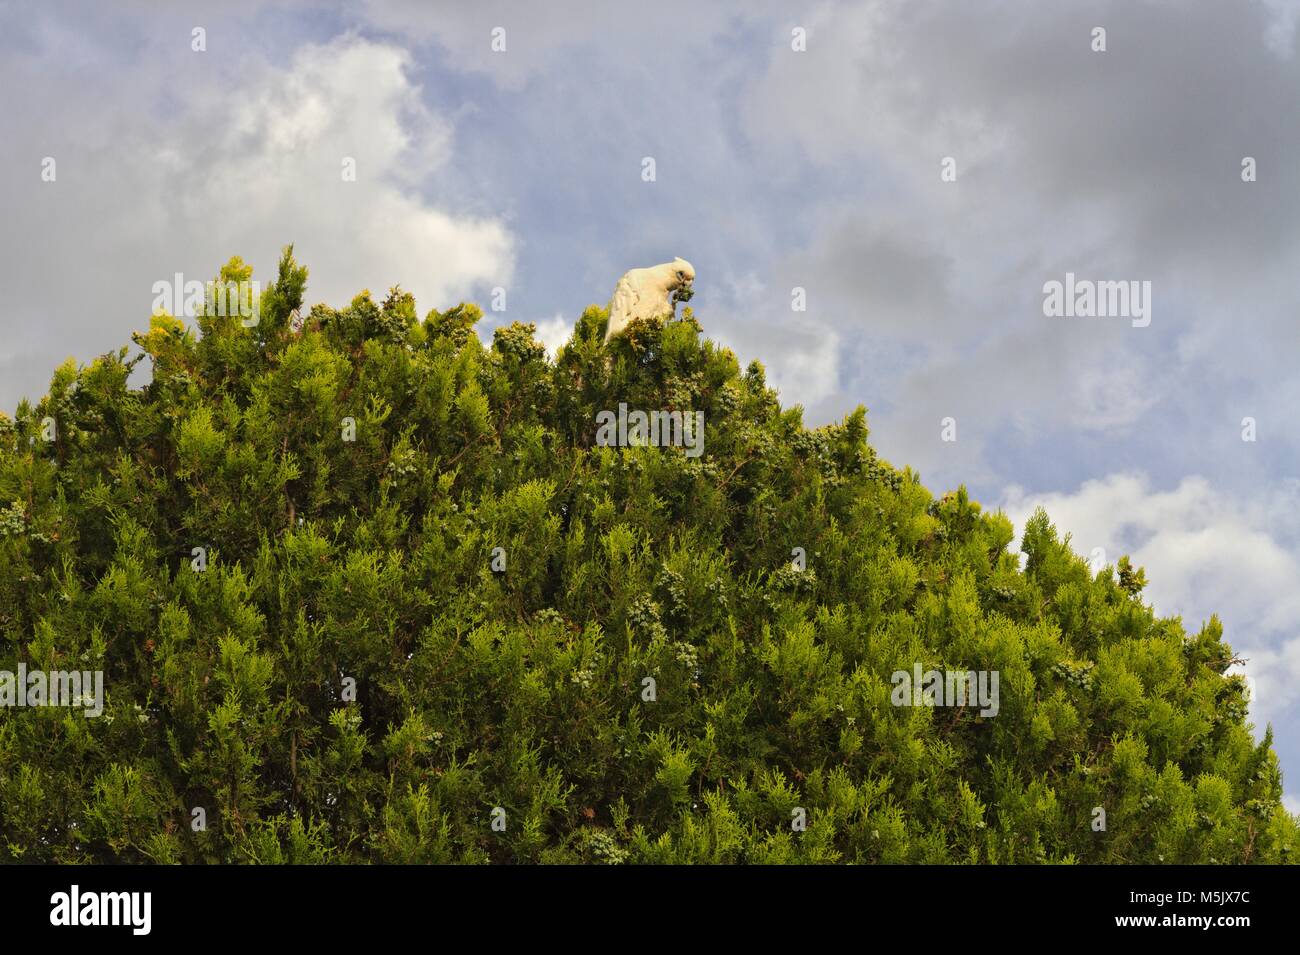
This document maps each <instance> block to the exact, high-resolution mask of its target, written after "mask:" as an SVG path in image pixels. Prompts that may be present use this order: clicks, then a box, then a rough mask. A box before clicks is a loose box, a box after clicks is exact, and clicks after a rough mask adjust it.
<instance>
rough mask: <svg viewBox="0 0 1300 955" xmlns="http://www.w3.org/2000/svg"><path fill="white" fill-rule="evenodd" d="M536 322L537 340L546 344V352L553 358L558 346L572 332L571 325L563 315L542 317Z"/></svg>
mask: <svg viewBox="0 0 1300 955" xmlns="http://www.w3.org/2000/svg"><path fill="white" fill-rule="evenodd" d="M536 324H537V339H538V341H540V342H541V343H542V344H543V345H545V346H546V354H548V355H550V356H551V357H552V358H554V357H555V353H556V352H558V351H559V350H560V346H561V345H563V344H564V343H565V342H567V341H568V340H569V336H570V335H572V334H573V325H572V324H571V323H570V322H569V320H568V319H566V318H565V317H564V316H563V315H556V316H555V317H554V318H547V319H543V320H542V321H540V322H537V323H536Z"/></svg>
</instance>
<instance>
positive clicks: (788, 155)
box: [0, 0, 1300, 810]
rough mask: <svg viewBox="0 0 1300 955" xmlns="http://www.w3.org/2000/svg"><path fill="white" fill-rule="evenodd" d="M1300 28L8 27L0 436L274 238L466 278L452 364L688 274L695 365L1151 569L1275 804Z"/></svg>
mask: <svg viewBox="0 0 1300 955" xmlns="http://www.w3.org/2000/svg"><path fill="white" fill-rule="evenodd" d="M1298 22H1300V0H1241V2H1235V3H1231V4H1228V3H1219V2H1209V0H1207V2H1200V3H1191V2H1173V0H1122V2H1110V3H1107V2H1090V3H1086V4H1085V3H1075V2H1053V3H1043V2H1041V0H987V2H980V3H965V2H963V3H958V2H944V3H938V2H929V0H879V2H877V0H853V2H844V3H835V2H808V3H790V2H769V0H747V2H745V3H743V4H742V3H732V4H701V3H698V2H678V0H659V2H657V3H655V4H646V3H630V2H629V3H614V2H610V3H588V2H581V3H579V2H567V0H550V2H547V3H534V2H522V0H516V2H511V3H500V2H482V0H480V2H476V3H474V4H462V3H451V2H378V0H374V2H361V3H352V4H347V5H342V4H329V3H285V2H280V3H262V2H257V0H232V2H225V3H222V4H220V5H217V4H207V5H201V4H187V3H169V4H167V5H166V6H163V5H160V4H156V3H149V2H144V0H135V2H132V0H119V2H116V3H113V4H104V3H95V2H86V3H73V2H51V3H49V4H43V5H20V4H17V3H9V2H4V0H0V89H3V90H4V95H3V96H2V97H0V118H2V119H3V126H2V127H0V128H3V130H4V136H3V144H2V145H0V209H2V210H3V216H0V288H2V289H3V293H4V306H3V308H2V309H0V333H2V334H0V408H4V409H6V410H8V411H10V412H12V410H13V408H14V406H15V405H16V404H17V402H18V401H19V399H20V398H21V397H23V396H31V397H39V396H40V395H41V394H43V393H44V391H45V388H46V385H47V384H48V380H49V375H50V372H51V371H52V370H53V368H54V367H55V366H56V365H57V364H58V363H59V362H60V361H62V360H63V359H64V358H66V357H67V356H69V355H71V356H73V357H75V358H76V359H77V360H79V361H82V362H86V361H88V360H90V359H92V358H93V357H94V356H96V355H98V354H100V353H102V352H105V351H107V350H110V349H113V348H116V347H118V346H119V345H121V344H123V343H125V342H127V341H128V340H129V334H130V332H131V331H132V330H135V329H138V328H142V327H144V326H145V325H146V324H147V321H148V314H149V311H150V308H151V304H152V301H153V284H154V283H155V282H157V281H159V280H161V279H169V278H170V277H171V276H172V275H173V274H174V273H177V272H180V273H182V274H183V275H184V276H185V277H186V278H196V279H200V280H202V279H206V278H209V277H211V276H212V275H213V274H214V273H215V271H216V268H217V267H218V266H219V265H220V264H221V263H222V262H224V261H225V260H226V259H228V258H229V257H230V256H231V255H236V254H237V255H241V256H243V257H244V258H245V260H247V261H248V262H250V263H251V264H253V266H254V267H255V270H256V271H255V273H254V277H255V278H260V279H262V280H269V279H270V278H272V277H273V275H274V267H275V263H276V259H277V256H278V250H279V248H280V246H282V245H283V244H285V243H288V242H293V243H295V245H296V248H297V253H298V256H299V259H300V260H301V261H303V262H305V263H306V264H307V265H308V266H309V267H310V269H311V273H312V278H311V284H310V286H309V289H308V299H309V301H311V302H316V301H325V302H329V303H331V304H335V305H341V304H344V303H346V301H348V300H349V299H350V298H351V297H352V296H353V295H354V294H355V293H356V292H357V291H359V290H360V289H362V288H370V289H372V290H374V291H376V292H377V293H381V292H382V291H383V290H386V289H387V288H388V287H389V286H391V285H394V284H397V283H401V284H402V285H403V287H405V288H408V289H410V290H412V291H413V292H414V293H415V295H416V297H417V302H418V304H419V307H420V309H421V311H424V310H427V309H428V308H431V307H435V306H437V307H445V306H446V305H448V304H452V303H454V302H457V301H460V300H461V299H472V300H476V301H480V302H482V303H484V304H485V305H486V304H487V302H488V297H489V294H490V290H491V289H492V288H493V287H496V286H500V287H502V288H505V289H506V290H507V300H506V301H507V310H506V311H505V312H503V313H492V312H489V313H488V318H487V319H486V320H485V322H484V325H485V326H486V327H484V328H483V329H481V331H482V332H483V333H484V334H485V335H490V333H491V328H492V327H493V326H494V325H495V324H502V323H508V322H509V321H514V320H522V321H534V322H536V323H537V324H538V327H539V330H540V332H541V334H542V335H543V336H544V337H545V338H546V340H547V341H548V342H550V343H551V344H555V343H558V342H559V341H562V340H563V339H564V338H565V337H566V335H567V334H568V332H569V330H570V329H571V327H572V324H573V322H574V320H575V319H576V317H577V315H578V314H579V313H580V312H581V311H582V309H583V308H584V307H585V306H586V305H588V304H591V303H596V302H599V303H604V302H605V301H607V300H608V298H609V295H610V292H611V291H612V288H613V284H614V282H615V280H616V279H617V277H618V275H619V274H621V273H622V272H623V271H624V270H626V269H627V268H630V267H633V266H642V265H650V264H654V263H658V262H663V261H667V260H669V259H671V258H672V257H673V256H676V255H680V256H682V257H684V258H687V259H689V260H690V261H691V262H692V263H693V264H694V265H695V268H696V271H697V274H698V280H697V285H696V288H697V292H696V296H695V299H694V301H693V302H692V306H693V307H694V308H695V309H696V313H697V315H698V316H699V318H700V319H701V321H702V323H703V324H704V327H705V329H706V331H707V332H708V334H710V335H711V336H712V337H714V338H716V339H718V340H720V341H722V342H723V343H725V344H727V345H729V346H730V347H732V348H733V349H734V350H735V351H736V352H737V354H738V356H739V357H740V359H741V361H742V362H747V361H748V360H750V359H751V358H758V359H760V360H761V361H763V362H764V364H765V365H766V366H767V368H768V371H769V378H770V380H771V381H772V382H773V383H774V384H775V385H777V386H778V387H779V389H780V391H781V393H782V396H783V398H784V400H785V401H787V402H789V403H796V402H797V403H800V404H802V405H803V406H804V407H805V409H806V412H807V414H806V419H807V420H808V421H809V423H813V424H820V423H824V422H827V421H831V420H838V419H839V418H840V417H842V416H843V415H844V414H845V413H847V412H848V411H850V410H852V409H853V407H855V406H856V405H857V404H859V403H861V404H865V405H866V406H867V407H868V409H869V421H870V423H871V427H872V435H873V438H872V440H873V442H874V444H875V445H876V446H877V448H878V449H879V450H880V451H881V452H882V454H883V455H884V456H885V457H886V458H887V459H889V460H890V461H892V462H893V463H895V464H897V465H903V464H910V465H912V466H913V467H915V468H917V469H918V470H919V471H920V472H921V474H922V477H923V479H924V480H925V482H926V483H927V485H928V486H930V487H931V488H932V489H933V490H936V491H943V490H946V489H949V488H953V487H956V486H957V485H958V484H962V483H964V484H966V485H967V486H968V487H969V488H970V489H971V491H972V493H973V494H974V495H975V496H976V497H977V498H978V499H979V500H981V501H982V502H984V503H985V504H986V505H987V506H989V507H1002V508H1003V509H1005V510H1006V512H1007V513H1008V514H1009V515H1010V516H1011V517H1012V519H1013V520H1015V521H1016V523H1017V526H1018V527H1019V526H1021V525H1022V524H1023V521H1024V518H1025V517H1027V516H1028V514H1030V513H1032V511H1033V509H1034V508H1035V507H1036V506H1037V505H1038V504H1040V503H1043V504H1045V505H1046V506H1047V507H1048V510H1049V513H1050V514H1051V516H1052V517H1053V519H1054V521H1055V522H1056V523H1057V525H1058V526H1059V527H1060V528H1061V530H1062V531H1063V532H1068V533H1070V534H1072V535H1073V542H1074V544H1075V546H1076V549H1077V550H1079V551H1080V552H1081V553H1084V554H1090V553H1091V552H1092V550H1093V549H1094V548H1098V547H1100V548H1103V549H1104V551H1105V554H1106V559H1107V560H1108V561H1111V562H1113V561H1114V560H1115V559H1117V558H1118V556H1119V555H1121V554H1124V553H1129V554H1131V555H1133V558H1134V559H1135V561H1136V562H1137V563H1139V564H1142V565H1144V566H1145V567H1146V568H1147V576H1148V578H1149V579H1150V581H1151V583H1150V585H1149V587H1148V590H1147V594H1148V596H1149V598H1150V599H1151V600H1152V601H1153V602H1154V604H1155V606H1156V608H1157V610H1158V611H1160V612H1161V613H1164V614H1170V615H1173V614H1177V615H1181V616H1182V617H1183V621H1184V624H1185V625H1186V626H1187V627H1188V628H1189V629H1191V630H1196V629H1198V628H1199V626H1200V625H1201V623H1202V621H1204V620H1205V619H1206V618H1208V616H1209V615H1210V614H1211V613H1214V612H1217V613H1218V614H1219V615H1220V617H1221V618H1222V620H1223V621H1224V624H1225V628H1226V631H1227V637H1228V639H1229V641H1230V642H1231V643H1232V645H1233V646H1234V647H1235V648H1236V649H1237V650H1238V652H1239V655H1241V656H1244V657H1246V658H1248V661H1249V662H1248V663H1247V665H1246V672H1247V674H1248V675H1249V676H1250V677H1251V678H1252V680H1253V683H1254V687H1255V694H1256V695H1255V700H1254V703H1253V704H1252V715H1253V717H1254V718H1255V719H1256V720H1257V721H1258V722H1259V724H1260V725H1261V726H1262V725H1263V724H1264V723H1266V722H1272V723H1273V724H1274V726H1275V728H1276V729H1277V731H1278V736H1279V740H1278V746H1277V748H1278V751H1279V753H1280V754H1281V757H1282V761H1283V765H1284V768H1285V769H1286V770H1287V790H1288V793H1289V795H1288V804H1289V805H1290V807H1291V808H1292V809H1293V810H1300V477H1298V471H1297V461H1298V460H1300V428H1298V427H1297V422H1296V415H1297V414H1298V413H1300V374H1298V373H1297V371H1296V366H1297V358H1298V357H1300V321H1298V320H1297V318H1298V316H1297V305H1298V304H1300V288H1298V283H1300V113H1298V112H1297V103H1298V102H1300V100H1298V99H1297V95H1298V94H1300V57H1298V53H1300V33H1298V32H1297V24H1298ZM1099 27H1100V28H1103V29H1104V30H1105V50H1104V52H1100V51H1097V50H1095V49H1094V47H1095V46H1096V45H1098V41H1097V39H1096V34H1095V33H1094V31H1095V30H1096V28H1099ZM198 28H201V29H202V31H203V33H202V34H201V35H200V36H201V39H202V42H201V43H200V42H199V41H198V40H196V39H195V30H196V29H198ZM498 28H499V30H500V31H504V32H496V33H495V34H494V31H497V30H498ZM796 31H801V32H799V33H796ZM494 36H495V39H496V41H497V42H496V46H498V47H500V46H502V45H503V44H504V50H494V49H493V45H494V43H493V41H494ZM797 36H802V37H804V38H805V41H804V42H803V43H800V42H797V39H796V37H797ZM196 46H202V47H204V48H203V49H195V47H196ZM797 46H803V47H805V48H804V49H795V47H797ZM47 157H49V158H52V159H53V160H54V165H53V170H54V181H52V182H51V181H46V177H43V172H44V171H45V170H48V169H49V168H50V166H49V164H48V163H46V159H47ZM645 157H653V159H654V161H655V180H654V181H653V182H646V181H644V179H643V177H642V171H643V160H644V159H645ZM1246 157H1250V158H1251V159H1253V160H1254V164H1253V165H1254V168H1255V177H1254V178H1255V181H1252V182H1246V181H1243V160H1244V159H1245V158H1246ZM347 158H350V159H351V160H353V161H354V162H355V168H356V181H355V182H345V181H344V180H343V177H342V175H341V167H342V164H343V162H344V160H345V159H347ZM945 158H951V160H952V163H951V166H950V168H952V169H955V179H954V178H953V177H952V176H949V177H947V179H948V180H952V181H946V180H945V177H944V176H942V175H941V173H942V171H943V169H944V166H943V163H944V160H945ZM1067 272H1072V273H1074V274H1075V275H1076V276H1078V277H1079V278H1081V279H1090V280H1099V281H1130V280H1132V281H1140V282H1150V283H1151V302H1150V324H1149V325H1146V327H1135V326H1134V324H1133V322H1132V321H1130V320H1129V319H1128V318H1125V317H1122V316H1121V317H1099V318H1083V317H1069V318H1066V317H1048V316H1046V315H1045V314H1044V308H1043V299H1044V295H1043V286H1044V283H1045V282H1049V281H1052V280H1061V281H1064V278H1065V275H1066V273H1067ZM795 287H799V288H802V289H804V290H806V299H807V309H806V311H794V310H792V308H791V301H792V289H794V288H795ZM949 417H950V418H952V419H954V420H955V429H956V438H957V440H955V441H944V440H943V424H942V422H943V420H944V419H945V418H949ZM1248 417H1249V418H1252V419H1254V422H1255V431H1256V440H1254V441H1243V440H1242V433H1243V419H1244V418H1248Z"/></svg>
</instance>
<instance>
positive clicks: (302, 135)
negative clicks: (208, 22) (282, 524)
mask: <svg viewBox="0 0 1300 955" xmlns="http://www.w3.org/2000/svg"><path fill="white" fill-rule="evenodd" d="M209 55H210V56H215V55H216V54H215V53H213V54H209ZM201 62H213V61H201ZM29 66H30V65H29ZM410 67H411V63H410V58H409V55H408V54H407V53H406V52H405V51H404V50H402V49H401V48H399V47H396V46H393V45H391V44H387V43H378V42H372V41H369V40H366V39H362V38H359V37H357V36H352V35H345V36H342V37H339V38H337V39H335V40H333V41H331V42H329V43H326V44H323V45H314V44H308V45H305V46H302V47H300V48H298V50H297V52H296V53H295V54H294V55H293V56H292V57H291V58H289V59H288V61H287V62H286V63H285V64H284V65H272V64H268V63H265V62H263V61H261V60H260V59H258V58H256V57H253V56H251V55H250V56H248V57H247V58H246V59H244V60H242V61H239V63H238V65H237V68H234V67H232V68H231V69H230V70H229V75H228V76H226V77H222V76H220V75H219V74H216V73H214V74H206V73H198V74H197V77H198V78H197V79H196V80H195V81H194V85H193V86H192V87H190V88H187V89H186V95H185V96H184V97H183V98H177V103H178V105H177V108H176V109H174V110H172V111H170V112H161V113H160V112H152V111H149V110H141V111H138V112H136V113H123V114H120V115H118V116H117V117H116V122H113V123H102V122H97V121H96V118H95V117H94V116H93V115H90V114H91V113H92V112H93V110H92V109H91V108H90V107H87V106H85V105H78V103H77V102H76V96H75V95H74V94H73V93H71V92H70V91H69V90H68V89H64V88H62V87H60V86H59V85H58V84H59V83H61V82H64V81H66V82H68V83H73V82H74V81H73V80H71V79H67V78H64V77H60V76H58V75H57V74H56V75H54V76H53V77H52V78H51V80H50V83H49V84H48V87H40V86H37V87H36V88H35V90H34V92H33V94H32V97H31V98H29V99H28V100H25V101H24V102H23V103H22V104H21V107H20V109H19V110H17V111H16V114H15V116H14V117H13V119H12V122H11V125H12V126H13V127H14V129H13V130H12V131H13V132H14V134H15V135H19V136H21V137H25V138H27V139H32V140H36V141H38V142H39V143H40V144H41V145H40V147H38V148H39V149H40V150H41V151H38V152H37V154H36V155H37V157H38V158H39V156H40V155H41V154H42V152H43V151H44V149H49V150H50V151H51V152H52V153H53V154H55V155H56V157H57V159H58V179H57V181H56V182H54V183H45V184H41V183H39V182H37V177H36V174H35V173H33V172H32V171H31V170H32V169H35V168H37V167H36V165H35V162H36V160H33V159H31V158H30V157H16V156H15V157H12V158H10V159H8V160H7V161H6V160H5V159H0V166H3V167H4V168H3V169H2V170H0V171H3V172H5V173H7V175H5V176H4V177H3V178H4V179H5V180H6V181H7V182H8V183H9V184H10V190H11V191H10V190H7V193H9V194H6V196H5V199H6V203H5V205H6V212H7V215H8V218H9V223H8V228H6V229H5V231H4V233H3V238H2V239H0V241H2V242H3V245H2V247H0V254H2V255H3V258H4V260H5V261H6V262H7V263H8V267H7V270H6V296H7V302H8V307H9V309H10V313H11V314H15V315H21V314H41V315H43V316H46V318H45V323H44V324H36V325H31V326H28V327H27V328H26V332H27V334H25V335H19V336H18V339H17V341H16V342H15V345H16V347H15V349H14V350H15V356H14V358H13V359H12V360H11V361H9V362H6V363H5V367H4V368H3V372H4V374H3V375H0V377H2V378H4V379H5V381H4V384H3V386H2V388H0V402H2V403H3V404H5V405H8V406H12V405H13V404H15V403H16V402H17V400H18V398H19V397H20V396H22V395H24V394H27V395H32V396H39V394H41V393H42V391H43V387H44V384H45V382H46V381H48V375H49V373H50V371H52V369H53V363H50V362H48V361H47V360H42V361H40V362H39V363H36V362H33V361H31V360H30V358H29V356H30V355H33V354H34V355H40V356H42V358H43V356H44V353H46V352H48V351H49V350H50V347H51V346H50V341H51V340H52V341H54V342H57V343H58V344H56V345H55V346H54V347H55V348H58V349H63V348H68V349H75V357H76V358H78V359H79V360H81V361H86V360H88V359H89V358H91V357H93V356H95V355H97V354H100V353H102V352H103V351H106V350H108V349H109V348H114V347H117V346H118V345H120V344H122V343H124V342H126V341H127V340H128V336H129V333H130V332H131V331H132V330H134V329H137V328H140V327H143V326H144V325H145V323H146V322H147V316H148V314H149V311H150V305H151V302H152V287H153V283H154V282H155V281H158V280H160V279H165V280H170V279H171V277H172V275H173V273H175V272H181V273H183V274H184V275H185V277H186V278H187V279H193V278H197V279H200V280H203V279H207V278H210V277H212V276H213V275H214V274H215V273H216V270H217V268H218V267H219V266H220V265H221V264H222V263H224V262H225V261H226V260H227V259H228V258H229V257H230V256H232V255H240V256H242V257H243V258H244V260H245V261H246V262H248V263H250V264H252V265H253V266H254V268H255V272H254V278H255V279H259V280H261V281H262V282H264V283H265V282H270V281H272V280H273V279H274V277H275V273H274V268H275V264H276V261H277V260H278V257H279V250H280V247H281V246H282V245H284V244H288V243H293V244H294V246H295V254H296V255H297V258H298V260H299V261H300V262H302V263H304V264H306V265H307V266H308V267H309V269H310V270H311V275H310V278H309V281H308V289H307V299H308V304H312V303H315V302H319V301H326V302H329V303H330V304H334V305H345V304H346V303H347V302H348V301H349V300H350V299H351V298H352V296H354V295H355V294H356V293H357V292H359V291H360V290H361V289H362V288H370V289H371V290H372V291H373V292H374V293H375V294H376V296H382V295H383V293H384V292H386V291H387V289H388V287H389V286H392V285H397V284H400V285H402V287H403V288H405V289H407V290H408V291H411V292H413V293H414V294H415V297H416V302H417V304H418V306H419V307H420V309H421V310H422V311H423V310H427V309H429V308H433V307H443V306H445V305H446V304H447V303H449V302H455V301H459V300H461V299H463V298H470V297H472V294H473V293H474V291H475V290H476V289H481V288H484V287H488V286H492V285H507V284H509V281H510V278H511V276H512V272H513V268H514V255H515V251H514V250H515V242H514V239H513V237H512V235H511V232H510V231H509V229H508V228H507V226H506V225H505V224H504V222H502V221H501V220H500V219H496V218H489V217H483V216H478V215H474V214H471V213H469V212H466V211H464V210H463V207H464V206H465V205H466V203H465V202H462V201H460V200H459V198H458V197H449V196H443V195H438V196H437V197H436V198H432V199H431V198H429V195H430V193H431V192H433V190H434V189H435V187H436V186H437V185H438V180H437V179H435V176H436V174H438V173H439V172H440V171H442V170H445V169H446V168H447V167H448V165H449V164H451V163H454V161H455V153H454V149H453V135H452V129H451V127H450V126H449V125H448V123H447V122H446V121H445V120H443V119H442V118H440V117H438V116H435V115H433V114H431V113H430V112H429V110H428V109H427V108H426V107H425V106H424V104H423V102H422V98H421V90H420V88H419V86H417V85H416V84H415V83H414V82H413V81H412V79H411V76H410ZM27 68H29V67H28V66H24V65H23V64H22V62H15V63H13V64H10V65H9V66H8V67H0V71H9V72H10V74H11V76H14V78H20V77H21V76H23V75H24V73H23V71H24V70H25V69H27ZM30 68H35V67H34V66H33V67H30ZM0 75H3V73H0ZM152 76H153V79H154V81H155V82H156V83H157V85H158V90H161V89H163V88H165V87H166V86H167V84H168V83H169V82H170V80H169V77H168V76H167V75H166V72H165V71H163V70H158V71H156V72H155V73H154V74H152ZM108 82H112V80H108ZM130 82H131V83H133V84H140V83H142V82H143V80H142V79H141V78H140V77H138V76H135V77H132V79H131V80H130ZM136 95H140V96H144V95H145V94H140V93H137V94H136ZM155 95H161V94H160V93H158V92H156V93H155ZM169 95H174V94H169ZM42 96H46V97H49V98H50V99H51V100H54V101H58V102H59V109H61V110H63V112H64V122H65V125H66V130H71V131H75V134H73V133H72V132H65V133H63V134H61V138H55V139H54V140H53V142H50V143H49V144H48V145H47V141H48V134H41V133H35V132H33V130H38V129H40V128H41V123H42V120H41V116H42V114H44V113H45V112H48V110H47V108H45V107H43V106H42V104H41V101H40V97H42ZM81 111H85V112H86V114H87V115H86V117H85V119H86V121H85V122H84V123H83V122H82V119H81ZM345 157H351V158H352V159H354V160H355V162H356V181H355V182H347V181H344V178H343V175H342V171H343V162H344V158H345ZM20 159H21V163H20ZM31 182H35V183H36V188H32V187H31V186H30V185H27V184H28V183H31ZM11 199H12V201H9V200H11ZM74 223H75V227H74ZM52 253H53V254H52ZM72 263H75V269H76V271H75V274H74V275H73V278H74V279H75V280H74V281H69V280H68V279H69V275H68V270H69V269H71V268H72V267H73V265H72ZM94 289H100V290H105V289H112V290H113V291H112V294H111V295H104V296H99V297H98V298H97V297H96V296H95V295H93V294H90V290H94ZM42 339H46V340H44V341H43V340H42ZM11 368H12V374H11V373H10V372H11Z"/></svg>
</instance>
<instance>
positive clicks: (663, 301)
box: [605, 258, 695, 344]
mask: <svg viewBox="0 0 1300 955" xmlns="http://www.w3.org/2000/svg"><path fill="white" fill-rule="evenodd" d="M693 281H695V267H694V266H692V265H691V263H689V262H687V261H686V260H685V259H682V258H677V259H673V260H672V261H671V262H665V263H664V264H663V265H652V266H650V268H648V269H631V270H630V271H628V272H625V273H623V277H622V278H621V279H619V280H618V285H616V286H614V297H613V298H612V299H611V300H610V303H609V329H608V330H607V331H606V332H605V344H609V341H610V339H612V338H613V337H614V336H615V335H619V334H622V332H623V331H624V329H626V328H627V327H628V325H630V324H632V322H634V321H636V320H637V319H638V318H661V317H664V316H670V315H672V314H673V312H674V310H675V309H676V304H677V303H676V302H674V301H673V292H675V291H677V290H678V289H680V288H684V287H687V286H689V285H690V284H691V283H692V282H693Z"/></svg>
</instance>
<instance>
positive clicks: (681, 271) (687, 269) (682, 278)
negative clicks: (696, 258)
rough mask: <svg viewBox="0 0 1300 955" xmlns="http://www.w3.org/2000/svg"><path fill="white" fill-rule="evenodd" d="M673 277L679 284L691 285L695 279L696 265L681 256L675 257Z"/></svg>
mask: <svg viewBox="0 0 1300 955" xmlns="http://www.w3.org/2000/svg"><path fill="white" fill-rule="evenodd" d="M673 278H675V279H676V280H677V284H678V285H690V284H691V283H692V282H694V281H695V266H693V265H691V263H689V262H687V261H686V260H685V259H683V258H681V257H678V258H675V259H673Z"/></svg>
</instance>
